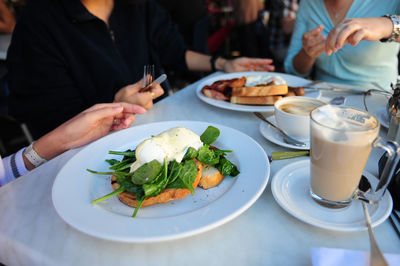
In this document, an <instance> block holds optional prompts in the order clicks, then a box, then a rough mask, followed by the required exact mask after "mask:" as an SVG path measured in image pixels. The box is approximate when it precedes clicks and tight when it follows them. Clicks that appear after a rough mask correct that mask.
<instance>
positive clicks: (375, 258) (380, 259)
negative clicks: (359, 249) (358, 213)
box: [361, 201, 389, 266]
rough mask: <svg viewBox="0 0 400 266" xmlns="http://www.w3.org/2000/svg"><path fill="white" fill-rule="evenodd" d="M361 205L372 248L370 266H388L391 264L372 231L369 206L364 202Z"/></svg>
mask: <svg viewBox="0 0 400 266" xmlns="http://www.w3.org/2000/svg"><path fill="white" fill-rule="evenodd" d="M361 203H362V206H363V209H364V214H365V219H366V221H367V227H368V235H369V243H370V246H371V250H370V261H369V264H370V265H371V266H387V265H389V264H388V263H387V261H386V260H385V257H384V256H383V254H382V251H381V250H380V248H379V246H378V244H377V243H376V240H375V237H374V233H373V231H372V226H371V218H370V216H369V212H368V207H367V204H366V203H365V202H364V201H361Z"/></svg>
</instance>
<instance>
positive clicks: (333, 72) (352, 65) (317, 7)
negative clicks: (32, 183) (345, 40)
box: [285, 0, 400, 90]
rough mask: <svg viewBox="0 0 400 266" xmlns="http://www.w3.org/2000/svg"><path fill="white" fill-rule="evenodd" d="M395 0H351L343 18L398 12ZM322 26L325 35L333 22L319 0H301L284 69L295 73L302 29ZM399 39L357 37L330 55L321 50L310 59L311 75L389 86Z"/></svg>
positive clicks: (356, 83)
mask: <svg viewBox="0 0 400 266" xmlns="http://www.w3.org/2000/svg"><path fill="white" fill-rule="evenodd" d="M399 6H400V1H398V0H354V1H353V4H352V5H351V7H350V9H349V11H348V12H347V14H346V18H361V17H380V16H383V15H385V14H399V12H398V10H399ZM318 25H322V26H324V30H323V32H322V34H323V35H325V36H327V35H328V33H329V32H330V31H331V30H332V29H333V28H334V24H333V22H332V20H331V18H330V16H329V14H328V11H327V10H326V8H325V4H324V1H323V0H302V1H301V2H300V7H299V11H298V13H297V19H296V25H295V29H294V32H293V35H292V39H291V42H290V46H289V50H288V55H287V57H286V60H285V71H286V72H287V73H292V74H296V75H299V76H303V77H304V76H308V75H309V73H307V74H305V75H301V74H299V73H298V72H297V71H296V70H295V69H294V67H293V64H292V61H293V57H294V56H295V55H297V54H298V52H299V51H300V50H301V48H302V36H303V34H304V33H305V32H307V31H309V30H311V29H314V28H316V27H317V26H318ZM398 51H399V43H394V42H393V43H382V42H379V41H377V42H369V41H361V42H360V43H359V44H358V45H357V46H354V47H353V46H351V45H350V44H346V45H344V46H343V47H342V49H340V50H339V51H337V52H336V53H333V54H332V55H331V56H328V55H327V54H326V53H323V54H321V55H320V56H319V57H318V58H317V59H316V61H315V63H314V68H315V79H316V80H323V81H328V82H333V83H343V84H350V85H360V86H364V87H367V88H371V87H373V85H372V84H371V82H377V83H378V84H379V85H380V86H382V87H383V88H385V89H387V90H390V83H393V84H395V83H396V80H397V75H398V73H397V72H398V70H397V63H398V62H397V61H398V60H397V53H398Z"/></svg>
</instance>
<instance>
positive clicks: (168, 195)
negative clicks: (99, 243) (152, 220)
mask: <svg viewBox="0 0 400 266" xmlns="http://www.w3.org/2000/svg"><path fill="white" fill-rule="evenodd" d="M194 161H195V163H196V166H197V176H196V178H195V180H194V182H193V184H192V186H193V188H196V187H197V185H198V184H199V182H200V178H201V175H202V171H203V164H202V163H201V162H199V161H198V160H194ZM115 180H116V179H115V177H114V176H113V177H111V185H112V187H113V189H114V190H117V189H118V188H119V187H120V185H119V184H118V183H117V182H115ZM189 194H190V190H189V189H184V188H178V189H177V188H166V189H164V190H163V191H161V193H160V194H158V195H157V196H156V197H149V198H147V199H145V200H144V201H143V204H142V207H145V206H150V205H154V204H159V203H166V202H168V201H171V200H176V199H182V198H184V197H186V196H187V195H189ZM118 199H119V200H120V201H121V202H122V203H124V204H126V205H128V206H131V207H136V205H137V204H138V201H137V200H136V195H135V194H132V193H130V192H127V191H125V192H122V193H120V194H118Z"/></svg>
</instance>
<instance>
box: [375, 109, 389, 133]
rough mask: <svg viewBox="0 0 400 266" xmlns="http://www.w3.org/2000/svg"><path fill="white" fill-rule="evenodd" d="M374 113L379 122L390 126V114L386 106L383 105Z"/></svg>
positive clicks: (387, 126)
mask: <svg viewBox="0 0 400 266" xmlns="http://www.w3.org/2000/svg"><path fill="white" fill-rule="evenodd" d="M374 115H375V116H376V118H377V119H378V121H379V123H380V124H381V125H382V126H383V127H386V128H389V122H390V121H389V115H388V113H387V111H386V107H381V108H379V109H377V110H375V112H374Z"/></svg>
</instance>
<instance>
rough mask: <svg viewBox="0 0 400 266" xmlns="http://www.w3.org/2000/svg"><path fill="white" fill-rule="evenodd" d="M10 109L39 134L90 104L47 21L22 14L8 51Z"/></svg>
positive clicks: (10, 111) (32, 130) (11, 112)
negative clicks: (67, 64) (68, 67)
mask: <svg viewBox="0 0 400 266" xmlns="http://www.w3.org/2000/svg"><path fill="white" fill-rule="evenodd" d="M7 68H8V71H9V72H8V84H9V89H10V97H9V101H8V103H9V113H10V114H11V115H12V116H14V117H15V118H16V119H17V120H19V121H21V122H25V123H26V124H27V125H28V128H29V129H30V130H31V132H32V134H33V136H34V137H35V138H38V137H40V136H42V135H43V134H45V133H47V132H49V131H50V130H52V129H54V128H55V127H57V126H58V125H60V124H61V123H63V122H65V121H66V120H68V119H70V118H71V117H73V116H74V115H76V114H77V113H79V112H80V111H81V110H83V109H85V108H86V107H87V105H86V104H85V103H84V100H83V98H82V97H81V95H80V93H79V90H78V88H76V87H75V86H74V81H73V80H72V78H71V75H70V74H69V73H68V70H67V66H66V60H64V58H63V54H62V53H61V51H59V49H58V46H57V44H56V42H55V41H54V40H53V38H52V35H51V33H50V31H49V30H47V27H46V25H45V23H43V22H42V21H35V20H33V19H29V17H28V19H25V17H24V18H21V20H20V21H19V23H18V24H17V26H16V28H15V31H14V34H13V37H12V42H11V45H10V48H9V50H8V55H7Z"/></svg>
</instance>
